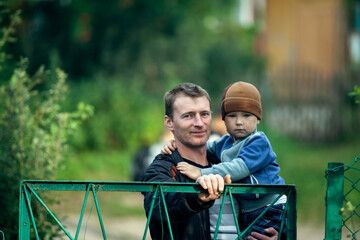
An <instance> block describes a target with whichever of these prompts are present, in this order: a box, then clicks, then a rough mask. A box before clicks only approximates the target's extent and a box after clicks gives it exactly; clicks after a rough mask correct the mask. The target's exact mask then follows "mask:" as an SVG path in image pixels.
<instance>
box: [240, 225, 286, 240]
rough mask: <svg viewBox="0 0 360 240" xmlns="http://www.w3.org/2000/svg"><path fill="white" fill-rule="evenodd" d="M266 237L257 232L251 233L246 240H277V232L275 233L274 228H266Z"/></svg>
mask: <svg viewBox="0 0 360 240" xmlns="http://www.w3.org/2000/svg"><path fill="white" fill-rule="evenodd" d="M264 231H265V233H266V234H267V236H266V235H263V234H261V233H258V232H252V233H251V236H249V237H247V240H276V239H278V235H279V233H278V231H276V229H275V228H273V227H270V228H266V229H264Z"/></svg>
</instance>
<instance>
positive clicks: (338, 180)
mask: <svg viewBox="0 0 360 240" xmlns="http://www.w3.org/2000/svg"><path fill="white" fill-rule="evenodd" d="M327 173H328V174H327V189H326V196H325V206H326V215H325V240H333V239H341V228H342V215H341V213H340V209H341V208H342V205H343V195H344V164H343V163H331V162H330V163H329V164H328V172H327Z"/></svg>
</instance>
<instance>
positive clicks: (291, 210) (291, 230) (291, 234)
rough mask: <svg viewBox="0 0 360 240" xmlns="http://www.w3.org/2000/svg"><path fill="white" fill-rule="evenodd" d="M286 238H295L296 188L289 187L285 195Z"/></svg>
mask: <svg viewBox="0 0 360 240" xmlns="http://www.w3.org/2000/svg"><path fill="white" fill-rule="evenodd" d="M287 204H288V206H289V207H288V211H287V223H288V224H287V239H290V240H292V239H296V235H297V233H296V225H297V223H296V221H297V220H296V219H297V214H296V213H297V209H296V189H295V188H294V189H290V191H289V194H288V195H287Z"/></svg>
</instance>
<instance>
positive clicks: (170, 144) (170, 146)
mask: <svg viewBox="0 0 360 240" xmlns="http://www.w3.org/2000/svg"><path fill="white" fill-rule="evenodd" d="M175 149H176V144H175V140H174V139H172V140H169V141H167V143H165V145H164V146H163V147H162V148H161V154H172V152H173V151H174V150H175Z"/></svg>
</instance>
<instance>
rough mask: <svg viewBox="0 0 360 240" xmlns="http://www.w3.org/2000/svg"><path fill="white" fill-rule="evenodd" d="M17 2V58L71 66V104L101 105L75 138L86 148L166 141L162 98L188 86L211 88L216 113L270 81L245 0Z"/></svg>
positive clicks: (34, 63) (13, 6) (33, 63)
mask: <svg viewBox="0 0 360 240" xmlns="http://www.w3.org/2000/svg"><path fill="white" fill-rule="evenodd" d="M7 3H8V5H9V7H10V8H11V9H14V10H15V9H22V11H23V14H22V18H23V21H22V23H21V25H19V27H18V29H17V30H18V31H17V33H18V35H17V38H18V39H19V44H17V45H10V47H9V48H8V50H9V51H10V52H11V54H12V55H13V56H15V57H17V56H23V55H25V56H27V57H28V58H29V59H30V66H29V72H34V71H35V70H36V69H38V67H39V65H41V64H43V63H45V64H46V65H47V66H49V67H50V68H55V67H61V68H62V69H64V70H65V71H66V72H67V73H68V74H69V76H70V78H69V81H70V92H71V93H70V97H69V98H68V101H67V104H66V109H68V110H72V109H73V107H72V106H74V103H75V102H77V101H78V100H79V99H81V100H86V101H87V102H89V103H91V104H92V105H93V106H94V107H95V114H96V117H94V118H91V119H89V120H88V121H87V122H86V123H85V125H84V127H82V132H81V134H80V135H78V136H76V137H75V138H74V141H73V142H74V144H75V146H76V147H78V148H79V149H91V150H96V149H105V148H110V149H127V148H129V147H130V148H131V149H134V148H137V147H138V146H139V145H141V144H148V143H152V142H154V141H156V140H157V139H158V138H159V135H160V134H161V133H162V129H163V127H162V125H163V124H162V117H163V111H162V109H163V103H162V99H161V97H162V96H163V95H164V93H165V92H166V91H167V90H169V89H170V88H171V87H173V86H175V85H176V84H179V83H181V82H193V83H196V84H199V85H201V86H202V87H204V88H205V89H207V90H208V92H209V94H210V96H211V97H212V100H213V102H214V103H215V105H214V106H213V109H214V111H215V113H216V112H217V111H218V110H219V106H218V104H217V103H219V102H220V99H221V94H222V90H223V88H224V87H225V86H226V85H228V84H230V83H232V82H235V81H239V80H243V81H249V82H255V81H263V79H264V77H263V75H264V68H265V60H264V59H263V58H262V57H259V56H257V55H256V54H255V53H254V42H255V39H256V36H257V26H256V25H255V26H253V27H248V28H244V27H241V26H240V25H239V23H238V22H237V20H236V14H237V12H236V9H237V8H236V7H237V5H236V4H238V1H236V0H229V1H221V0H211V1H210V0H209V1H195V2H194V1H189V0H186V1H178V0H159V1H156V3H154V2H152V1H147V0H107V1H92V2H89V1H85V0H77V1H71V0H59V1H30V0H11V1H7ZM8 65H9V66H8V67H10V68H11V66H12V64H11V62H10V63H9V64H8ZM6 74H7V75H9V72H7V71H3V73H2V75H6ZM0 79H3V78H1V74H0ZM5 79H6V78H5ZM259 79H260V80H259ZM0 81H1V80H0Z"/></svg>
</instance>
